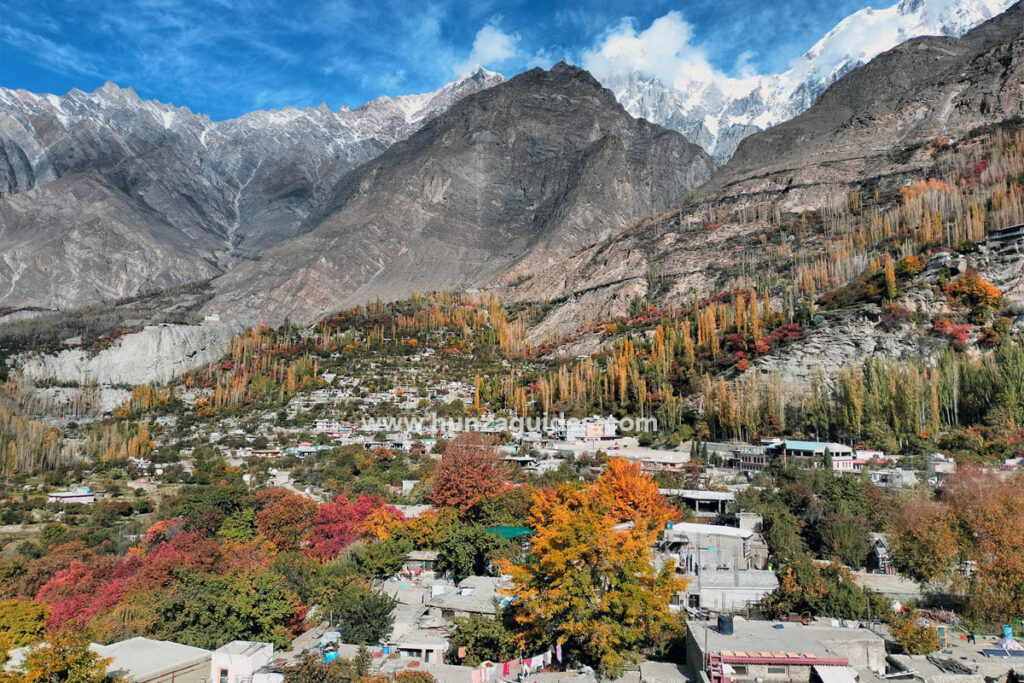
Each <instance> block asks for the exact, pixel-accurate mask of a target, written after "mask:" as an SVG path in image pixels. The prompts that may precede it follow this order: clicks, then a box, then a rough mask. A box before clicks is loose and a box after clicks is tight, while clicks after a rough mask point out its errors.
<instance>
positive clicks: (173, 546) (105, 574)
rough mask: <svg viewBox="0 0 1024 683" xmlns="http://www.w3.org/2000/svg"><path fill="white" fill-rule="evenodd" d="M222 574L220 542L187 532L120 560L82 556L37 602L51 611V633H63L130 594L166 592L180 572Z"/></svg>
mask: <svg viewBox="0 0 1024 683" xmlns="http://www.w3.org/2000/svg"><path fill="white" fill-rule="evenodd" d="M171 521H174V520H171ZM154 526H155V525H154ZM223 569H224V566H223V559H222V557H221V553H220V547H219V545H218V544H217V542H216V541H215V540H214V539H212V538H209V537H208V536H206V535H205V534H203V533H202V532H195V531H187V532H182V533H180V534H177V535H176V536H175V537H174V538H173V539H171V540H169V541H161V542H157V543H156V544H155V545H153V544H150V543H149V542H148V541H147V542H146V543H145V544H144V545H143V546H141V547H140V548H135V549H133V550H132V552H130V553H129V554H128V555H126V556H125V557H123V558H121V559H116V558H114V557H113V556H110V555H102V556H96V555H92V554H91V553H87V554H84V555H83V557H82V559H79V560H75V561H73V562H71V564H70V565H69V566H68V567H67V568H66V569H63V570H61V571H59V572H57V573H56V574H54V575H53V577H52V578H50V579H49V581H47V582H46V583H45V585H43V586H42V588H40V589H39V592H38V594H37V595H36V596H35V599H36V600H37V601H38V602H42V603H44V604H46V605H47V606H48V607H49V608H50V620H49V622H48V625H49V626H50V628H52V629H61V628H64V627H66V626H68V625H69V624H73V623H76V624H80V625H83V626H84V625H85V624H88V623H89V621H90V620H91V619H92V618H93V617H95V616H96V615H98V614H100V613H101V612H105V611H107V610H109V609H111V608H112V607H114V606H115V605H117V604H118V603H119V602H120V601H121V600H122V599H123V598H124V597H125V596H126V595H127V594H128V593H131V592H135V591H152V590H155V589H158V588H161V587H163V586H166V585H168V584H169V583H171V582H172V581H173V579H174V577H175V576H176V575H177V574H178V573H179V572H182V571H193V572H202V573H213V572H219V571H222V570H223Z"/></svg>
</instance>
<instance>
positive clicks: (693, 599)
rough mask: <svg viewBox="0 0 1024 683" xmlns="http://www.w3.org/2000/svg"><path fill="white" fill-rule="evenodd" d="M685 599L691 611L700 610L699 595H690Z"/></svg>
mask: <svg viewBox="0 0 1024 683" xmlns="http://www.w3.org/2000/svg"><path fill="white" fill-rule="evenodd" d="M687 599H688V600H689V601H690V608H691V609H700V594H698V593H691V594H690V595H688V596H687Z"/></svg>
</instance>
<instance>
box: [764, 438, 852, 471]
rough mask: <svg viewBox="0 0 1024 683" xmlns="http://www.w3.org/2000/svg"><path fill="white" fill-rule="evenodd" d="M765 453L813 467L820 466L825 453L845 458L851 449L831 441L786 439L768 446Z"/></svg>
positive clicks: (850, 452)
mask: <svg viewBox="0 0 1024 683" xmlns="http://www.w3.org/2000/svg"><path fill="white" fill-rule="evenodd" d="M765 453H767V454H768V455H769V456H772V457H774V458H781V459H782V460H783V462H785V463H786V464H789V465H797V466H799V467H807V468H811V469H813V468H815V467H820V466H821V463H822V462H823V460H824V458H825V453H828V454H829V455H830V456H831V457H832V458H840V459H846V458H848V457H850V456H852V455H853V449H852V448H850V447H849V446H844V445H843V444H841V443H834V442H831V441H797V440H794V439H786V440H785V441H779V442H778V443H774V444H772V445H771V446H768V447H767V448H765Z"/></svg>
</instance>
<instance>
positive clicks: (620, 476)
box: [591, 458, 679, 530]
mask: <svg viewBox="0 0 1024 683" xmlns="http://www.w3.org/2000/svg"><path fill="white" fill-rule="evenodd" d="M591 490H592V493H593V495H594V496H595V497H596V499H597V503H598V504H599V505H601V506H602V507H603V508H604V509H605V510H606V512H607V514H608V515H610V516H611V517H612V519H614V520H615V521H616V522H633V523H635V524H642V525H646V526H647V527H649V528H650V529H653V530H660V529H663V528H664V527H665V522H668V521H670V520H672V519H677V518H678V515H679V512H678V510H676V509H675V508H673V507H672V506H671V505H670V504H669V503H668V501H667V500H665V497H664V496H663V495H661V494H660V493H658V485H657V484H656V483H655V482H654V479H653V478H652V477H650V476H647V475H645V474H643V473H642V472H641V470H640V463H636V462H630V461H628V460H626V459H625V458H613V459H611V460H610V461H608V467H607V468H606V469H605V471H604V472H603V473H602V474H601V476H600V478H598V480H597V481H596V482H595V483H594V485H593V486H592V487H591Z"/></svg>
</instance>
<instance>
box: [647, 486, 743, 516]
mask: <svg viewBox="0 0 1024 683" xmlns="http://www.w3.org/2000/svg"><path fill="white" fill-rule="evenodd" d="M658 492H659V493H660V494H661V495H663V496H665V497H667V498H674V499H676V500H678V501H680V502H682V504H683V505H685V506H686V507H687V508H689V509H690V510H691V511H692V512H693V515H694V516H695V517H719V516H721V515H724V514H725V511H726V508H727V507H728V506H729V504H730V503H732V502H733V501H734V500H735V499H736V495H735V494H734V493H733V492H732V491H699V490H694V489H658Z"/></svg>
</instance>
